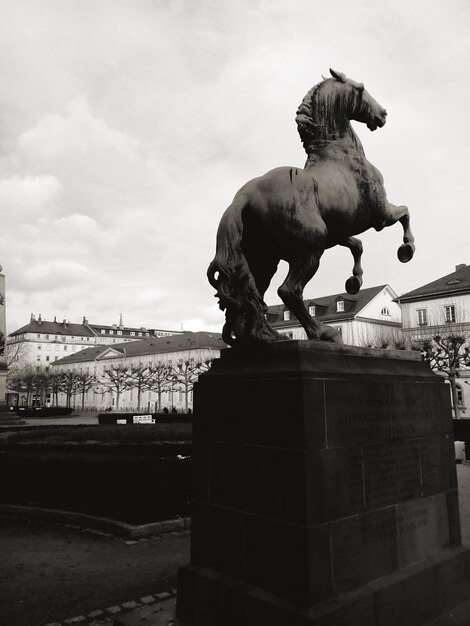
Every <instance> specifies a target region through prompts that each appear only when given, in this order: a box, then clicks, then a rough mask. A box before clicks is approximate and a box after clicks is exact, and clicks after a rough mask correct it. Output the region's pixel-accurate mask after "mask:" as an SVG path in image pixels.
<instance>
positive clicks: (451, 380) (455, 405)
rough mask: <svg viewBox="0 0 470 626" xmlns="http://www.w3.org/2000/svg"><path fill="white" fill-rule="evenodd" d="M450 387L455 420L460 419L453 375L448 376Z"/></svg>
mask: <svg viewBox="0 0 470 626" xmlns="http://www.w3.org/2000/svg"><path fill="white" fill-rule="evenodd" d="M449 382H450V389H451V392H452V405H453V407H454V417H455V419H456V420H458V419H460V410H459V399H458V395H457V384H456V382H455V376H449Z"/></svg>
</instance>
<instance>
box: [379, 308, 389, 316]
mask: <svg viewBox="0 0 470 626" xmlns="http://www.w3.org/2000/svg"><path fill="white" fill-rule="evenodd" d="M380 314H381V315H388V316H390V309H389V308H388V306H383V307H382V310H381V311H380Z"/></svg>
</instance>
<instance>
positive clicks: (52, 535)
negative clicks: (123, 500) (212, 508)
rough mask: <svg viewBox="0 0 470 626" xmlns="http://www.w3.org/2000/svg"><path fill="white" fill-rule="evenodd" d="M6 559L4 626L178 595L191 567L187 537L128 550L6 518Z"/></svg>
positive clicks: (0, 571)
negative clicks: (181, 569)
mask: <svg viewBox="0 0 470 626" xmlns="http://www.w3.org/2000/svg"><path fill="white" fill-rule="evenodd" d="M0 555H1V556H0V625H1V626H45V625H46V624H50V623H53V622H60V621H63V620H65V619H69V618H71V617H74V616H76V615H80V614H86V613H89V612H91V611H95V610H98V609H106V608H107V607H110V606H113V605H115V604H119V603H123V602H126V601H129V600H138V599H139V598H141V597H143V596H146V595H150V594H155V593H159V592H161V591H167V590H169V589H172V588H174V587H175V586H176V574H177V570H178V566H179V565H180V564H183V563H186V562H188V561H189V532H186V533H184V534H182V535H179V536H172V535H165V536H163V537H162V538H160V539H149V540H147V541H144V542H139V543H137V544H133V545H127V544H126V543H125V542H124V540H122V539H119V538H115V537H106V536H103V535H98V534H96V533H93V532H89V531H86V532H81V531H80V530H74V529H71V528H67V527H65V526H63V525H54V524H40V523H32V522H31V523H29V522H26V521H16V520H15V521H14V520H7V519H2V518H0Z"/></svg>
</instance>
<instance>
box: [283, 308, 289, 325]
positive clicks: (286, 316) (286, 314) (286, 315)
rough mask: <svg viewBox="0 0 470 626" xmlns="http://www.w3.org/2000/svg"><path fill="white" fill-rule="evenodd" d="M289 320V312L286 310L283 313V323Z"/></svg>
mask: <svg viewBox="0 0 470 626" xmlns="http://www.w3.org/2000/svg"><path fill="white" fill-rule="evenodd" d="M289 320H290V311H289V310H287V309H286V310H285V311H284V321H285V322H288V321H289Z"/></svg>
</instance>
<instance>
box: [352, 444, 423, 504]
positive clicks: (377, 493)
mask: <svg viewBox="0 0 470 626" xmlns="http://www.w3.org/2000/svg"><path fill="white" fill-rule="evenodd" d="M364 491H365V502H366V508H367V510H372V509H377V508H379V507H385V506H390V505H392V504H395V503H396V502H403V501H405V500H410V499H412V498H419V497H421V496H422V483H421V467H420V457H419V447H418V443H417V442H416V441H403V442H401V441H392V442H390V443H389V444H383V445H377V446H370V447H367V448H365V449H364Z"/></svg>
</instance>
